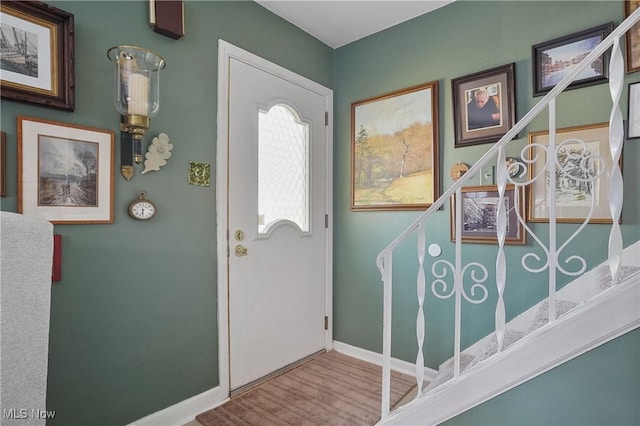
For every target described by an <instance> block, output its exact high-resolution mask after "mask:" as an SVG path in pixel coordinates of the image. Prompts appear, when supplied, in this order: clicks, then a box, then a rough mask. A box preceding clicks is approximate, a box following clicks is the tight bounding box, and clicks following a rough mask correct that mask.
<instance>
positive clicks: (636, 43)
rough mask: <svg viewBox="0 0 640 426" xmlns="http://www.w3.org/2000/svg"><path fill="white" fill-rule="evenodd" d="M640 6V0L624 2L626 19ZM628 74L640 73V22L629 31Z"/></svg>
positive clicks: (627, 35)
mask: <svg viewBox="0 0 640 426" xmlns="http://www.w3.org/2000/svg"><path fill="white" fill-rule="evenodd" d="M639 6H640V0H625V1H624V17H625V19H626V18H628V17H629V15H631V14H632V13H633V12H634V11H635V10H636V9H637V8H638V7H639ZM626 39H627V72H628V73H630V72H636V71H640V22H636V23H635V24H633V26H632V27H631V29H629V31H627V34H626Z"/></svg>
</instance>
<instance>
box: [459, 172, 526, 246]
mask: <svg viewBox="0 0 640 426" xmlns="http://www.w3.org/2000/svg"><path fill="white" fill-rule="evenodd" d="M503 202H504V207H505V210H506V212H507V233H506V237H505V240H504V243H505V244H525V242H526V232H525V229H524V225H523V224H522V221H524V217H525V216H524V215H525V205H524V203H525V197H524V187H523V186H517V187H516V185H513V184H509V185H507V186H506V190H505V194H504V198H503ZM499 203H500V194H499V192H498V187H497V186H496V185H483V186H466V187H463V188H462V215H463V219H462V242H463V243H483V244H498V233H497V220H498V206H499ZM520 219H521V220H522V221H521V220H520ZM450 224H451V241H453V242H455V240H456V232H455V226H456V197H455V196H452V197H451V221H450Z"/></svg>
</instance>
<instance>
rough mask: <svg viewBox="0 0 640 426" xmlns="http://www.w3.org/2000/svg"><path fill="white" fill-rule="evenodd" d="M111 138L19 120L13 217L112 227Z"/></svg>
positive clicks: (95, 131)
mask: <svg viewBox="0 0 640 426" xmlns="http://www.w3.org/2000/svg"><path fill="white" fill-rule="evenodd" d="M113 158H114V133H113V131H110V130H101V129H94V128H90V127H83V126H78V125H74V124H66V123H58V122H54V121H48V120H42V119H38V118H32V117H24V116H20V115H19V116H18V213H22V214H24V215H26V216H34V217H40V218H43V219H46V220H48V221H50V222H52V223H56V224H57V223H61V224H62V223H112V222H113Z"/></svg>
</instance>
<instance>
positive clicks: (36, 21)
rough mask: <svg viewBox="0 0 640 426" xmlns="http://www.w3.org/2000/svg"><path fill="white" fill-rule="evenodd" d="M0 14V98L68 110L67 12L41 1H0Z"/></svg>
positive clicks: (71, 85)
mask: <svg viewBox="0 0 640 426" xmlns="http://www.w3.org/2000/svg"><path fill="white" fill-rule="evenodd" d="M0 17H1V19H0V27H1V28H2V50H1V52H0V55H1V56H0V59H1V61H0V62H1V66H0V80H1V81H0V83H1V84H0V93H1V94H2V97H3V98H6V99H11V100H14V101H18V102H26V103H31V104H35V105H40V106H46V107H52V108H59V109H63V110H67V111H73V110H74V109H75V81H74V80H75V77H74V75H75V74H74V62H73V61H74V20H73V15H72V14H70V13H67V12H65V11H63V10H60V9H57V8H55V7H53V6H49V5H47V4H45V3H42V2H36V1H15V0H2V4H1V5H0Z"/></svg>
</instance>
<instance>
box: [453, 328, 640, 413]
mask: <svg viewBox="0 0 640 426" xmlns="http://www.w3.org/2000/svg"><path fill="white" fill-rule="evenodd" d="M639 401H640V330H637V329H636V330H635V331H632V332H630V333H627V334H625V335H623V336H621V337H618V338H617V339H615V340H613V341H611V342H609V343H607V344H605V345H603V346H600V347H597V348H595V349H593V350H592V351H590V352H587V353H586V354H584V355H582V356H580V357H578V358H575V359H574V360H572V361H569V362H567V363H565V364H563V365H561V366H560V367H557V368H555V369H554V370H552V371H551V372H547V373H545V374H543V375H541V376H538V377H537V378H535V379H533V380H531V381H529V382H526V383H524V384H522V385H520V386H518V387H516V388H514V389H512V390H511V391H509V392H507V393H504V394H502V395H500V396H498V397H496V398H494V399H491V400H489V401H487V402H485V403H483V404H481V405H479V406H477V407H475V408H473V409H471V410H469V411H467V412H465V413H463V414H461V415H459V416H457V417H454V418H453V419H451V420H449V421H447V422H445V423H443V425H446V426H462V425H468V426H485V425H486V426H501V425H505V426H515V425H521V426H524V425H531V426H534V425H580V426H587V425H593V426H602V425H610V426H613V425H618V426H622V425H626V426H632V425H638V424H640V404H638V402H639Z"/></svg>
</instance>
